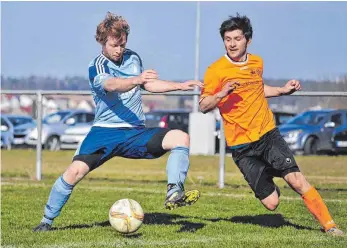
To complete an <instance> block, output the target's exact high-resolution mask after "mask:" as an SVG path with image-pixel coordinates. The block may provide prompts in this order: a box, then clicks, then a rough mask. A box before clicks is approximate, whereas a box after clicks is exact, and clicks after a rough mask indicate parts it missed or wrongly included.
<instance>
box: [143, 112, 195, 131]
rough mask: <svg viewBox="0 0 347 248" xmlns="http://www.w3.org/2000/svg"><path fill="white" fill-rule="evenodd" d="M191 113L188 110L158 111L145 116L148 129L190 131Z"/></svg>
mask: <svg viewBox="0 0 347 248" xmlns="http://www.w3.org/2000/svg"><path fill="white" fill-rule="evenodd" d="M189 113H190V112H189V111H187V110H156V111H151V112H148V113H146V114H145V117H146V121H145V125H146V127H162V128H171V129H179V130H182V131H184V132H186V133H188V131H189Z"/></svg>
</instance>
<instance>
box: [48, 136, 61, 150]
mask: <svg viewBox="0 0 347 248" xmlns="http://www.w3.org/2000/svg"><path fill="white" fill-rule="evenodd" d="M45 149H46V150H50V151H58V150H60V140H59V137H58V136H51V137H48V139H47V141H46V143H45Z"/></svg>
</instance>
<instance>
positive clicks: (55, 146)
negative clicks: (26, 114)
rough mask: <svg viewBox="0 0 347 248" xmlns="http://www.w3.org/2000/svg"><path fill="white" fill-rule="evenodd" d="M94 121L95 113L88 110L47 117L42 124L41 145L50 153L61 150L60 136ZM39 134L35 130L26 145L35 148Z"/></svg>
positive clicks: (66, 111) (58, 113) (64, 112)
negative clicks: (70, 128)
mask: <svg viewBox="0 0 347 248" xmlns="http://www.w3.org/2000/svg"><path fill="white" fill-rule="evenodd" d="M93 121H94V113H93V112H90V111H86V110H62V111H58V112H55V113H53V114H50V115H48V116H46V117H45V118H44V120H43V124H42V139H41V144H42V145H43V148H44V149H47V150H50V151H57V150H60V146H61V142H60V136H61V135H62V134H63V133H64V132H65V130H66V129H67V128H69V127H72V126H77V125H80V124H83V123H84V124H85V123H92V122H93ZM37 138H38V132H37V128H35V129H34V130H33V131H32V132H31V133H30V134H29V135H28V136H27V138H26V141H25V142H26V144H28V145H31V146H35V145H36V143H37Z"/></svg>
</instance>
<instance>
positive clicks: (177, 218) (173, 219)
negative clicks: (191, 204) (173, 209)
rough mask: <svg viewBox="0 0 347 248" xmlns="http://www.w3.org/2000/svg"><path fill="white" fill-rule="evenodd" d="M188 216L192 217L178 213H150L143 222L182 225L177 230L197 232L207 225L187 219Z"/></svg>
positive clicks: (147, 223)
mask: <svg viewBox="0 0 347 248" xmlns="http://www.w3.org/2000/svg"><path fill="white" fill-rule="evenodd" d="M187 218H190V217H189V216H183V215H178V214H167V213H148V214H145V219H144V221H143V223H144V224H146V225H181V228H180V229H179V230H178V231H177V232H196V231H197V230H199V229H202V228H204V226H205V225H206V224H204V223H195V222H190V221H187V220H185V219H187Z"/></svg>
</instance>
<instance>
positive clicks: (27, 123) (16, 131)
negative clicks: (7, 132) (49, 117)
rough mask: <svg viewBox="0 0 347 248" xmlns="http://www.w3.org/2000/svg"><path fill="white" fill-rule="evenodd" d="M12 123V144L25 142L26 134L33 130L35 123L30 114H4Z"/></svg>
mask: <svg viewBox="0 0 347 248" xmlns="http://www.w3.org/2000/svg"><path fill="white" fill-rule="evenodd" d="M4 116H5V117H6V118H7V119H8V120H9V121H10V122H11V123H12V125H13V140H12V145H14V146H21V145H24V144H25V138H26V136H27V135H28V134H29V133H30V132H31V131H32V130H34V128H35V127H36V123H35V121H34V120H33V118H32V117H31V116H26V115H4Z"/></svg>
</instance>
